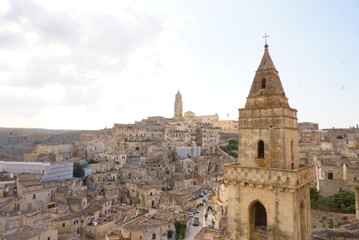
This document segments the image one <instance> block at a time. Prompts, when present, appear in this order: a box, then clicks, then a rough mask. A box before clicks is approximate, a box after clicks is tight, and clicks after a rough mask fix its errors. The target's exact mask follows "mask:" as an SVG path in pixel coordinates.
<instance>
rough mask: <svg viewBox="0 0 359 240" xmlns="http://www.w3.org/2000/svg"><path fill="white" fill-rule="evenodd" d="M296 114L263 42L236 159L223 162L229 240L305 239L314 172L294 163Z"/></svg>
mask: <svg viewBox="0 0 359 240" xmlns="http://www.w3.org/2000/svg"><path fill="white" fill-rule="evenodd" d="M296 112H297V110H295V109H292V108H290V107H289V104H288V99H287V98H286V96H285V93H284V90H283V87H282V84H281V81H280V79H279V76H278V71H277V70H276V68H275V67H274V64H273V62H272V59H271V57H270V55H269V52H268V45H265V51H264V55H263V58H262V61H261V63H260V65H259V67H258V69H257V72H256V74H255V77H254V80H253V83H252V87H251V90H250V92H249V95H248V98H247V103H246V105H245V108H242V109H239V131H238V153H239V156H238V163H233V164H226V165H225V174H224V176H225V177H224V178H225V182H226V183H227V184H228V213H227V214H228V220H227V226H228V233H229V237H230V239H233V240H234V239H236V240H237V239H240V240H245V239H246V240H247V239H266V240H271V239H293V240H294V239H295V240H309V239H310V235H311V217H310V200H309V186H310V184H311V182H312V180H313V178H314V171H313V167H312V166H300V165H299V150H298V126H297V116H296Z"/></svg>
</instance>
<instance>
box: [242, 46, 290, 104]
mask: <svg viewBox="0 0 359 240" xmlns="http://www.w3.org/2000/svg"><path fill="white" fill-rule="evenodd" d="M269 106H272V107H274V106H285V107H288V106H289V105H288V99H287V98H286V97H285V93H284V89H283V86H282V83H281V81H280V78H279V75H278V71H277V69H276V68H275V66H274V63H273V61H272V58H271V56H270V55H269V51H268V45H267V44H265V46H264V54H263V57H262V60H261V62H260V64H259V66H258V69H257V71H256V74H255V76H254V79H253V82H252V86H251V90H250V91H249V95H248V98H247V103H246V108H248V107H256V108H257V107H269Z"/></svg>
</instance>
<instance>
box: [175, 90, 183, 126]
mask: <svg viewBox="0 0 359 240" xmlns="http://www.w3.org/2000/svg"><path fill="white" fill-rule="evenodd" d="M174 110H175V111H174V116H173V119H174V120H177V121H178V120H182V117H183V103H182V95H181V93H180V91H178V92H177V94H176V98H175V107H174Z"/></svg>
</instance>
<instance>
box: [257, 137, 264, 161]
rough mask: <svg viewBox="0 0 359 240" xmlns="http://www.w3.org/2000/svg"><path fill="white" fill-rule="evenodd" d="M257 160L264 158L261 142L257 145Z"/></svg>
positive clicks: (262, 143)
mask: <svg viewBox="0 0 359 240" xmlns="http://www.w3.org/2000/svg"><path fill="white" fill-rule="evenodd" d="M257 158H260V159H263V158H264V142H263V141H262V140H259V141H258V143H257Z"/></svg>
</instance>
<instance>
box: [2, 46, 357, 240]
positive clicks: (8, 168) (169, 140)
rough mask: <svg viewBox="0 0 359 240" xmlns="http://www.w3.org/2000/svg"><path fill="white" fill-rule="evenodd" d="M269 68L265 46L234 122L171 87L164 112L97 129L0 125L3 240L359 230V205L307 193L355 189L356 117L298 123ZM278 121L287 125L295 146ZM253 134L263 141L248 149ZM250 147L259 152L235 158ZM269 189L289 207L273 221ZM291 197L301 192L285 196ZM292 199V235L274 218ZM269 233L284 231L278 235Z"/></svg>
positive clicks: (344, 235) (322, 235) (136, 239)
mask: <svg viewBox="0 0 359 240" xmlns="http://www.w3.org/2000/svg"><path fill="white" fill-rule="evenodd" d="M273 69H274V70H275V68H274V65H273V63H272V60H271V59H270V56H269V53H268V46H267V45H266V47H265V53H264V56H263V58H262V61H261V63H260V66H259V68H258V70H257V73H256V74H257V75H256V77H255V80H254V81H253V85H252V89H251V92H250V94H249V97H248V99H247V104H246V106H245V108H242V109H240V118H239V120H220V119H219V116H218V114H216V113H214V114H213V113H209V114H210V115H205V116H197V115H196V114H195V113H194V112H192V111H186V112H183V109H184V104H183V102H184V101H183V100H182V95H181V93H180V91H178V92H177V93H176V94H175V96H174V114H173V117H171V118H167V117H163V116H151V117H148V118H147V119H143V120H140V121H136V122H134V123H132V124H121V123H115V124H114V125H113V127H112V128H106V129H102V130H97V131H95V130H94V131H57V132H55V131H51V130H48V131H46V130H43V131H40V130H38V129H28V130H26V129H1V131H0V146H1V147H0V239H3V240H13V239H16V240H20V239H45V240H46V239H47V240H65V239H66V240H80V239H94V240H102V239H106V240H125V239H126V240H129V239H131V240H140V239H144V240H146V239H151V240H154V239H161V240H164V239H168V240H174V239H186V240H190V239H198V240H199V239H203V240H204V239H206V240H207V239H216V240H219V239H302V240H305V239H310V238H311V237H312V238H313V239H358V236H359V234H358V232H356V231H357V230H356V229H357V226H354V225H350V224H355V223H356V224H357V221H358V220H359V213H358V212H359V211H358V203H357V205H356V206H357V207H356V210H357V211H356V212H357V215H355V214H353V213H344V212H331V211H330V210H325V209H324V210H323V209H312V208H311V206H310V200H309V188H310V187H311V188H315V189H316V190H317V191H318V192H319V193H320V194H321V195H322V196H323V197H329V196H331V195H334V194H336V193H338V192H340V191H348V192H354V193H356V197H357V198H358V192H357V191H358V189H359V188H358V187H357V186H358V182H357V181H358V180H359V171H358V169H359V157H358V154H359V129H358V125H356V126H351V127H348V128H345V129H336V128H332V129H320V128H319V124H318V123H310V122H301V123H297V118H296V115H292V114H295V112H296V110H295V109H291V108H289V105H288V103H287V98H286V97H285V95H284V90H283V89H282V87H281V85H280V81H279V78H278V80H276V76H277V72H274V70H273ZM275 71H276V70H275ZM261 74H267V75H268V76H267V77H266V78H264V77H263V76H262V75H261ZM271 74H272V75H273V74H274V75H275V76H274V75H273V76H274V77H273V76H272V75H271ZM266 79H267V81H266ZM273 79H274V80H273ZM257 80H258V83H257ZM276 81H278V82H279V83H277V82H276ZM270 84H274V85H275V84H278V85H275V87H277V88H275V87H273V88H272V87H271V86H270ZM267 86H269V87H268V89H270V91H269V90H268V93H266V92H264V91H265V90H267ZM256 87H258V89H256ZM273 89H274V90H273ZM277 90H278V91H279V90H280V91H283V95H281V96H279V95H278V94H277V93H276V92H275V91H277ZM258 92H260V94H259V93H258ZM266 94H267V95H268V96H267V95H266ZM263 96H266V97H268V99H270V101H269V100H268V102H269V105H268V104H266V103H265V102H261V101H267V100H262V97H263ZM278 96H279V97H278ZM184 99H185V96H184ZM168 101H172V100H171V99H169V100H168ZM276 104H277V105H276ZM270 108H271V109H272V110H271V112H270V111H269V110H268V109H270ZM258 109H259V110H258ZM273 109H274V110H273ZM276 109H279V110H278V111H277V110H276ZM253 119H254V120H253ZM258 119H259V120H258ZM278 119H280V120H278ZM283 119H287V120H288V121H287V120H285V121H284V120H283ZM251 120H252V121H251ZM277 120H278V121H277ZM256 121H257V122H256ZM282 121H283V122H282ZM252 124H253V125H252ZM268 124H269V127H267V125H268ZM282 124H283V125H282ZM263 125H266V126H265V127H263ZM256 128H263V129H262V130H261V132H260V133H258V132H257V130H255V129H256ZM253 129H254V130H253ZM278 129H279V130H283V129H284V130H283V131H287V132H286V134H287V135H286V136H287V137H288V136H289V137H290V138H291V139H292V140H291V142H290V143H288V144H290V146H291V147H289V148H291V149H292V150H287V149H288V148H287V147H288V146H287V145H286V144H287V143H283V142H281V141H280V139H281V137H282V135H281V132H280V131H279V130H278ZM276 130H278V131H279V132H278V135H276V134H277V133H273V132H274V131H276ZM256 134H260V139H262V140H259V142H258V143H257V144H258V148H257V149H256V148H253V149H251V148H250V143H249V141H250V140H251V139H253V141H257V140H256V139H257V135H256ZM271 134H272V135H271ZM266 135H268V137H267V136H266ZM273 136H274V137H273ZM266 141H272V142H275V141H279V142H278V146H281V145H280V144H284V145H285V146H284V145H283V147H276V149H277V150H275V151H282V150H283V149H284V150H285V152H284V153H283V154H284V155H283V156H285V157H283V158H286V159H287V160H288V161H285V162H276V161H275V160H274V159H275V157H276V156H282V155H280V154H281V153H279V152H275V151H274V150H273V151H272V152H268V151H269V150H267V145H266ZM246 144H247V145H248V147H243V146H245V145H246ZM262 144H263V145H262ZM231 146H235V147H233V148H231ZM268 148H270V147H268ZM246 149H249V150H246ZM264 149H265V150H264ZM284 150H283V151H284ZM289 151H290V152H291V153H289ZM296 151H297V152H296ZM252 152H255V153H252ZM251 154H255V155H257V157H256V161H257V162H253V163H252V162H249V160H248V162H245V161H242V162H241V160H243V159H249V158H248V156H250V155H251ZM270 154H273V156H274V157H273V158H271V157H267V156H268V155H270ZM275 154H277V155H275ZM286 154H287V155H286ZM270 156H272V155H270ZM267 160H268V161H267ZM267 170H268V171H269V172H263V171H267ZM274 178H275V179H274ZM238 186H240V187H238ZM236 189H237V190H236ZM238 189H240V190H238ZM253 189H254V190H253ZM236 191H238V192H236ZM253 191H257V193H259V192H260V196H262V197H263V198H264V199H259V197H258V196H257V197H255V198H258V199H259V201H257V202H255V203H254V204H253V205H250V206H251V207H250V208H251V211H252V206H253V211H254V213H249V214H248V219H252V218H253V221H252V220H246V216H247V215H246V213H244V212H243V211H246V210H245V209H248V204H247V199H248V201H252V200H250V199H249V198H250V197H249V196H250V195H251V194H255V193H254V192H253ZM237 193H238V195H237ZM271 194H276V195H273V196H279V197H278V199H279V200H278V199H277V200H276V203H275V204H284V205H281V206H282V207H281V208H280V209H284V208H285V207H287V206H288V211H287V210H286V211H285V212H286V213H285V214H288V215H285V217H283V216H284V215H283V214H282V215H281V214H279V216H277V218H278V219H280V220H276V221H279V222H276V223H277V224H278V225H279V226H277V228H275V227H273V226H274V224H275V223H272V222H271V221H272V220H271V216H270V214H272V213H271V212H272V210H271V208H272V206H273V205H275V204H274V203H273V204H272V202H271V201H274V199H275V197H273V198H272V197H271V196H272V195H271ZM295 194H298V195H295ZM239 196H240V197H239ZM282 196H283V197H282ZM293 196H294V197H295V196H299V197H298V198H300V199H301V201H302V202H298V205H297V203H295V204H293V206H292V205H291V204H289V203H283V201H287V200H288V199H290V197H293ZM295 201H296V200H293V202H295ZM288 202H289V200H288ZM263 205H264V206H267V207H263ZM294 205H295V206H298V209H304V210H298V211H300V213H299V215H300V217H301V218H302V217H303V219H304V220H303V219H302V220H303V221H304V222H305V223H303V222H302V223H301V226H300V227H298V228H297V227H295V226H291V225H290V224H289V225H290V226H289V227H288V229H291V228H293V233H292V234H293V235H290V234H291V232H290V231H291V230H287V232H285V230H283V226H281V225H283V224H284V223H283V221H284V220H283V219H287V220H288V222H290V221H291V220H290V217H291V216H289V213H288V212H291V210H289V209H291V208H292V209H293V211H292V213H293V214H294V213H295V212H296V211H297V210H296V208H295V206H294ZM273 208H274V207H273ZM283 211H284V210H283ZM261 214H262V215H263V216H268V217H262V215H261ZM299 215H298V216H299ZM293 217H294V218H295V217H297V216H293ZM302 220H301V221H302ZM251 221H252V222H253V224H254V225H253V227H251V226H249V223H248V222H251ZM271 224H273V225H271ZM348 224H349V225H350V227H347V228H345V229H342V226H347V225H348ZM247 225H248V228H247V227H246V226H247ZM248 229H249V230H248ZM312 229H313V234H312ZM334 229H335V230H334ZM276 231H278V232H280V231H281V232H282V233H281V234H282V235H281V236H282V237H279V238H278V237H277V238H275V236H278V235H276V234H277V232H276ZM333 231H334V232H336V233H333ZM335 234H337V235H335ZM248 236H250V237H248ZM328 236H330V238H329V237H328Z"/></svg>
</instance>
